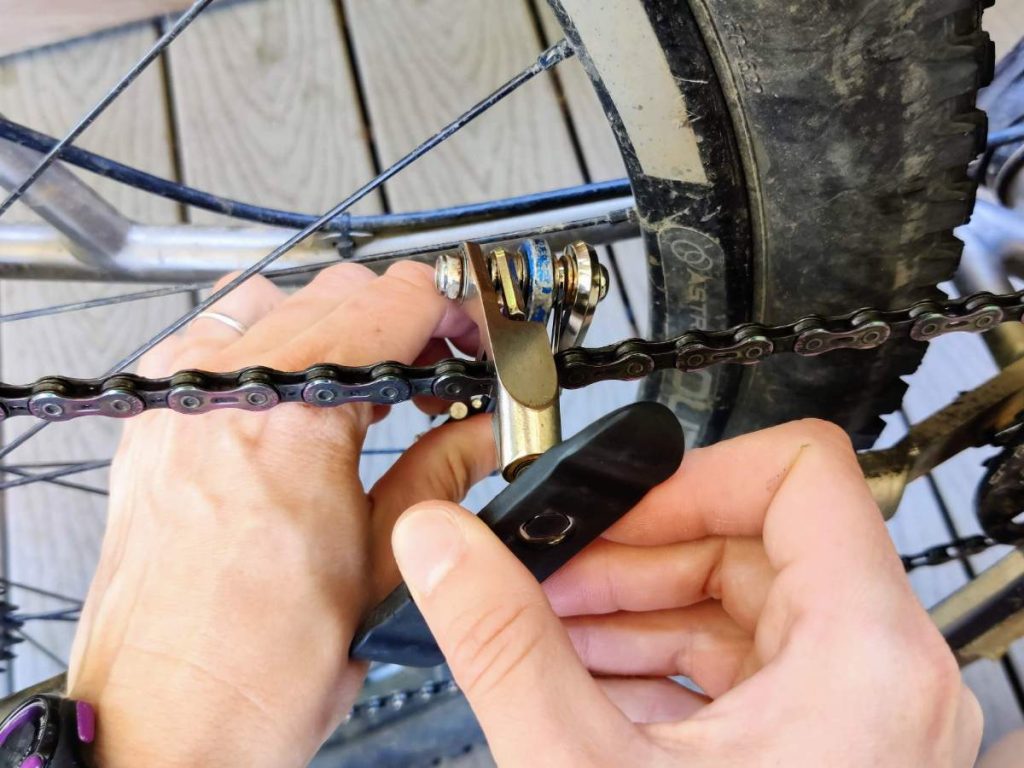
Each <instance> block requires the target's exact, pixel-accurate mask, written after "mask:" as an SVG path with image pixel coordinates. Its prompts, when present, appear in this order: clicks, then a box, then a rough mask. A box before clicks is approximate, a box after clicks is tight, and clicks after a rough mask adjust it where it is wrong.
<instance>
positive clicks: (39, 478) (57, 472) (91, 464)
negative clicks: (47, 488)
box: [0, 422, 110, 491]
mask: <svg viewBox="0 0 1024 768" xmlns="http://www.w3.org/2000/svg"><path fill="white" fill-rule="evenodd" d="M43 423H44V424H46V423H49V422H43ZM109 466H110V460H109V459H103V460H101V461H83V462H80V463H78V464H74V465H72V466H70V467H62V468H60V469H54V470H52V471H50V472H44V473H43V474H41V475H29V476H28V477H22V478H19V479H18V480H6V481H4V482H0V491H6V490H8V489H10V488H20V487H21V486H23V485H34V484H35V483H44V482H47V481H50V480H54V479H56V478H58V477H66V476H67V475H76V474H78V473H80V472H90V471H92V470H94V469H105V468H106V467H109Z"/></svg>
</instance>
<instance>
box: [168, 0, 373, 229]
mask: <svg viewBox="0 0 1024 768" xmlns="http://www.w3.org/2000/svg"><path fill="white" fill-rule="evenodd" d="M168 57H169V58H170V62H171V67H170V68H171V75H172V84H173V91H174V99H175V106H176V117H177V123H178V131H179V143H180V155H181V163H182V170H183V175H184V177H185V179H186V180H187V181H188V182H189V183H190V184H194V185H196V186H199V187H202V188H208V189H211V190H214V191H216V192H219V193H223V194H226V195H229V196H235V197H238V198H241V199H244V200H248V201H252V202H256V203H260V204H264V205H269V206H275V207H281V208H288V209H291V210H304V211H307V212H312V213H322V212H323V211H325V210H327V209H328V208H330V207H331V206H333V205H334V204H336V203H337V202H338V201H339V200H341V199H342V198H344V197H345V196H346V195H347V194H348V193H349V192H351V191H352V190H353V189H355V188H357V187H358V186H360V185H361V184H363V183H364V182H366V181H368V180H369V179H370V178H372V177H373V175H374V169H373V164H372V161H371V158H370V153H369V149H368V146H367V141H366V139H367V136H366V133H365V127H364V125H363V121H362V117H361V114H360V109H359V103H358V98H357V94H356V90H355V86H354V83H353V79H352V74H351V71H350V69H349V65H348V59H347V51H346V48H345V44H344V41H343V40H342V37H341V28H340V25H339V18H338V11H337V9H336V6H335V4H334V3H333V2H332V0H294V1H293V2H286V1H285V0H254V1H252V2H246V3H235V4H229V5H227V6H222V7H218V6H214V7H212V8H211V9H210V10H209V11H207V12H206V14H204V16H203V19H202V21H201V22H200V23H197V24H196V25H195V27H194V28H192V29H190V30H188V33H187V34H184V35H182V36H181V38H180V39H179V40H177V41H176V42H175V44H174V46H173V47H172V48H171V49H170V50H169V52H168ZM379 210H380V201H379V198H378V197H376V196H371V197H370V198H368V199H367V200H365V201H364V202H363V203H362V204H361V205H359V206H357V207H356V208H355V209H354V210H353V212H358V211H363V212H366V213H376V212H378V211H379ZM191 220H192V221H195V222H197V223H211V222H217V221H220V222H222V223H227V222H229V221H230V220H228V219H225V218H223V217H219V216H217V215H216V214H211V213H208V212H205V211H195V212H193V213H192V214H191Z"/></svg>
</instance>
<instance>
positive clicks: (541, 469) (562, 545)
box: [351, 403, 684, 667]
mask: <svg viewBox="0 0 1024 768" xmlns="http://www.w3.org/2000/svg"><path fill="white" fill-rule="evenodd" d="M683 449H684V441H683V432H682V429H681V428H680V426H679V422H678V421H676V418H675V416H674V415H673V414H672V412H671V411H670V410H669V409H668V408H666V407H664V406H663V405H659V404H657V403H634V404H633V405H628V406H626V407H625V408H620V409H619V410H617V411H615V412H613V413H611V414H609V415H608V416H605V417H604V418H602V419H601V420H600V421H598V422H596V423H594V424H591V425H590V426H589V427H587V428H586V429H584V430H583V431H582V432H580V433H579V434H577V435H576V436H575V437H572V438H570V439H569V440H566V441H565V442H563V443H560V444H559V445H557V446H555V447H554V448H552V449H551V450H549V451H547V452H546V453H545V454H544V455H543V456H541V457H540V458H539V459H537V461H535V462H534V463H533V464H532V465H531V466H529V467H528V468H527V469H526V470H524V471H523V472H522V474H520V475H519V476H518V477H517V478H516V479H515V481H514V482H513V483H512V484H511V485H510V486H509V487H508V488H506V489H505V490H504V491H502V492H501V493H500V494H498V495H497V496H495V497H494V499H493V500H492V501H491V503H490V504H488V505H487V506H486V507H485V508H484V509H483V511H482V512H481V513H480V519H481V520H483V521H484V522H485V523H487V525H488V527H489V528H491V530H493V531H494V533H495V534H496V535H497V536H498V538H500V539H501V540H502V541H503V542H504V543H505V546H507V547H508V548H509V549H510V550H511V551H512V553H513V554H514V555H515V556H516V557H517V558H519V560H520V562H522V563H523V565H525V566H526V567H527V568H528V569H529V570H530V573H532V574H533V575H534V576H535V577H536V578H537V580H538V581H544V579H546V578H547V577H548V576H550V575H551V574H553V573H554V572H555V571H557V570H558V569H559V568H561V567H562V566H563V565H565V564H566V563H567V562H569V560H570V559H572V557H573V556H574V555H576V554H577V553H578V552H579V551H580V550H582V549H583V548H584V547H586V546H587V545H588V544H589V543H590V542H592V541H593V540H594V539H596V538H597V537H598V536H600V535H601V534H602V533H604V531H605V530H607V528H608V527H609V526H610V525H611V524H612V523H614V522H615V521H616V520H618V519H619V518H620V517H622V516H623V515H624V514H626V512H628V511H629V510H630V509H632V508H633V507H634V506H635V505H636V503H637V502H638V501H640V499H641V498H643V496H644V495H645V494H646V493H647V492H648V491H649V490H651V489H652V488H653V487H654V486H656V485H658V484H659V483H661V482H663V481H664V480H666V479H667V478H668V477H670V476H671V475H672V474H673V473H674V472H675V471H676V469H678V467H679V464H680V462H681V461H682V459H683ZM351 655H352V656H353V657H354V658H358V659H367V660H373V661H383V662H388V663H391V664H402V665H405V666H410V667H432V666H435V665H437V664H442V663H443V662H444V657H443V656H442V654H441V651H440V650H439V649H438V647H437V644H436V643H435V642H434V638H433V636H432V635H431V634H430V630H429V629H428V628H427V624H426V622H425V621H424V619H423V616H422V614H420V612H419V609H418V608H417V607H416V604H415V603H414V602H413V600H412V597H411V596H410V595H409V590H408V589H407V588H406V586H405V584H400V585H399V586H398V588H397V589H395V590H394V591H393V592H392V593H391V594H390V595H388V596H387V597H386V598H385V599H384V600H383V601H382V602H381V603H380V604H379V605H377V607H376V608H374V609H373V611H371V612H370V615H369V616H368V617H367V619H366V620H365V621H364V622H363V625H362V627H360V629H359V631H358V632H357V633H356V637H355V640H354V641H353V643H352V649H351Z"/></svg>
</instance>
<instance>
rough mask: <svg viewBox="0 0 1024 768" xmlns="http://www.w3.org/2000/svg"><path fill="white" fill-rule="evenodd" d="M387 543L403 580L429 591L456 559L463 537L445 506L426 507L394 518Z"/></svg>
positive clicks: (410, 585) (416, 589)
mask: <svg viewBox="0 0 1024 768" xmlns="http://www.w3.org/2000/svg"><path fill="white" fill-rule="evenodd" d="M391 546H392V548H393V549H394V551H395V559H396V560H397V561H398V567H399V568H400V569H401V571H402V576H403V577H404V578H405V583H406V584H408V585H409V587H410V588H411V589H412V590H413V591H414V592H416V593H418V594H421V595H429V594H430V593H431V592H432V591H433V590H434V587H436V586H437V585H438V584H440V583H441V580H442V579H443V578H444V577H445V576H446V575H447V574H448V572H449V571H450V570H451V569H452V568H453V567H454V566H455V564H456V563H457V562H458V561H459V557H460V556H461V555H462V550H463V548H464V546H465V539H464V538H463V535H462V529H461V528H460V527H459V524H458V523H457V522H456V521H455V519H454V518H453V517H452V515H451V513H450V512H448V510H446V509H431V508H429V507H427V508H421V509H417V510H416V511H414V512H412V513H410V514H408V515H404V516H403V517H402V518H401V519H400V520H399V521H398V524H397V525H396V526H395V531H394V533H393V534H392V536H391Z"/></svg>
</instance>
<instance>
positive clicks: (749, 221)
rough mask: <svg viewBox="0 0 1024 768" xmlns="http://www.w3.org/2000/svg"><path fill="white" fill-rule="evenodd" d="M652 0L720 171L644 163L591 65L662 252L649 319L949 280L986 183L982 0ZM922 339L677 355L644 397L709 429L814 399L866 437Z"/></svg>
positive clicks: (726, 314) (828, 309)
mask: <svg viewBox="0 0 1024 768" xmlns="http://www.w3.org/2000/svg"><path fill="white" fill-rule="evenodd" d="M643 6H644V8H645V10H646V13H647V15H648V17H649V18H650V20H651V23H652V26H653V27H654V29H655V31H656V33H657V35H658V37H659V41H660V43H661V44H662V47H663V48H664V50H665V52H666V55H667V57H668V62H669V65H670V69H671V70H672V72H673V74H674V75H675V76H676V80H677V83H678V85H679V87H680V90H681V91H682V93H683V96H684V98H685V100H686V104H687V109H688V111H689V112H690V113H691V114H692V115H693V119H692V124H693V127H694V130H695V131H696V133H697V135H698V139H699V141H700V147H701V150H702V156H703V161H704V166H705V170H706V171H707V172H708V175H709V177H710V178H711V182H712V184H711V190H710V192H709V191H708V190H707V189H702V190H696V189H693V188H692V187H687V185H681V184H678V183H674V184H673V183H668V182H665V181H664V180H661V179H652V178H649V177H645V176H643V174H642V173H641V172H638V171H639V167H638V163H637V162H636V160H635V157H633V156H632V150H631V147H630V145H629V141H628V137H627V136H626V135H625V131H624V129H623V128H622V125H621V122H620V121H619V120H618V118H617V112H616V105H615V104H614V103H613V102H612V100H611V99H610V98H609V96H608V94H607V92H605V91H604V89H603V86H602V84H601V82H600V73H599V72H597V71H596V70H594V68H593V67H592V66H591V76H592V78H593V79H594V81H595V86H596V87H597V88H598V92H599V94H600V95H601V96H602V99H603V101H604V105H605V108H606V110H607V111H608V112H609V119H610V120H611V122H612V124H613V126H614V127H615V128H616V129H617V133H618V136H619V139H620V146H621V148H622V150H623V155H624V158H625V160H626V165H627V169H628V170H629V171H630V174H631V178H632V180H633V184H634V190H635V192H636V195H637V200H638V207H639V208H640V210H641V214H642V221H643V222H644V224H645V226H646V233H645V236H646V240H647V247H648V250H649V252H651V253H652V254H657V256H658V258H657V259H655V260H653V262H654V263H652V266H651V282H652V287H653V296H652V304H651V312H652V316H651V319H652V335H653V336H661V337H664V336H668V335H674V334H676V333H679V332H681V331H683V330H685V329H687V328H691V327H712V328H719V327H725V326H729V325H732V324H734V323H736V322H741V321H745V320H755V319H756V320H759V321H764V322H784V321H790V320H793V319H795V318H797V317H799V316H801V315H805V314H808V313H813V312H817V313H828V314H831V313H842V312H847V311H850V310H854V309H857V308H860V307H864V306H877V307H901V306H906V305H908V304H912V303H913V302H915V301H918V300H921V299H924V298H928V297H930V296H933V295H935V294H936V288H935V286H936V285H937V284H938V283H940V282H942V281H944V280H947V279H949V278H950V277H951V276H952V274H953V272H954V270H955V268H956V266H957V262H958V260H959V256H960V244H959V242H958V241H957V240H956V239H955V238H954V237H953V235H952V230H953V228H954V227H956V226H958V225H959V224H962V223H963V222H964V221H966V220H967V218H968V217H969V214H970V211H971V208H972V206H973V201H974V193H975V189H976V188H975V184H974V183H973V182H972V181H971V180H970V179H969V178H968V177H967V174H966V169H967V166H968V164H969V163H970V161H971V160H972V159H973V158H975V157H976V156H977V155H978V154H979V153H980V151H981V150H982V148H983V146H984V138H985V125H986V121H985V116H984V114H983V113H982V112H980V111H978V110H977V109H976V108H975V99H976V96H977V92H978V89H979V88H980V87H982V86H983V85H985V84H986V83H987V82H989V80H990V79H991V77H992V69H993V58H994V54H993V48H992V45H991V42H990V40H989V38H988V36H987V35H986V34H985V33H984V32H982V31H981V28H980V18H981V2H980V1H979V0H887V1H886V2H877V0H787V2H785V3H779V2H777V0H643ZM563 20H564V19H563ZM567 34H569V36H570V37H573V36H574V29H573V28H572V25H571V23H569V24H568V25H567ZM582 58H583V59H584V63H585V64H586V63H587V60H586V56H585V54H584V55H583V56H582ZM695 264H700V265H701V268H702V269H703V272H702V273H700V274H696V273H695V270H694V265H695ZM695 277H696V278H699V279H700V280H701V281H702V287H701V290H700V291H694V290H693V289H692V286H693V284H694V279H695ZM923 351H924V349H923V345H916V346H915V345H909V344H905V345H900V346H898V347H896V346H894V347H891V348H889V347H887V348H884V349H882V350H877V351H873V352H846V353H836V354H832V355H829V356H827V357H822V358H809V359H807V358H803V359H800V358H794V357H793V356H789V357H787V358H785V359H776V360H771V361H768V362H767V363H765V364H763V365H761V366H758V367H755V368H746V369H742V370H737V369H732V370H718V371H716V372H715V373H714V374H710V373H705V374H703V375H702V376H700V377H694V376H693V375H686V376H683V375H680V374H676V373H671V372H670V373H667V374H664V375H662V376H660V377H658V378H656V379H653V380H651V381H650V382H649V384H648V385H647V387H646V389H645V397H647V398H651V399H655V398H656V399H658V400H660V401H662V402H664V403H666V404H668V405H670V406H671V407H672V408H673V409H674V410H675V411H676V413H677V415H678V416H679V417H680V419H681V420H682V421H683V423H684V425H685V426H687V427H688V431H689V433H690V437H691V440H693V441H694V442H698V443H707V442H713V441H715V440H718V439H721V438H723V437H728V436H731V435H735V434H740V433H743V432H748V431H751V430H754V429H758V428H760V427H764V426H768V425H771V424H776V423H779V422H782V421H786V420H789V419H794V418H799V417H806V416H814V417H820V418H826V419H830V420H832V421H834V422H836V423H838V424H840V425H842V426H843V427H844V428H846V429H847V431H848V432H849V433H850V434H851V436H852V437H853V439H854V442H855V443H856V444H857V445H858V446H865V445H868V444H870V443H871V442H872V441H873V439H874V438H875V437H876V436H877V434H878V432H879V430H880V427H881V420H880V419H879V418H878V416H879V414H881V413H886V412H889V411H892V410H894V409H895V408H897V407H898V406H899V403H900V399H901V397H902V393H903V391H904V389H905V385H904V384H903V382H901V381H900V378H899V377H900V376H902V375H905V374H908V373H910V372H912V371H913V370H914V369H915V368H916V367H917V365H918V363H919V362H920V359H921V356H922V354H923Z"/></svg>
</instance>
